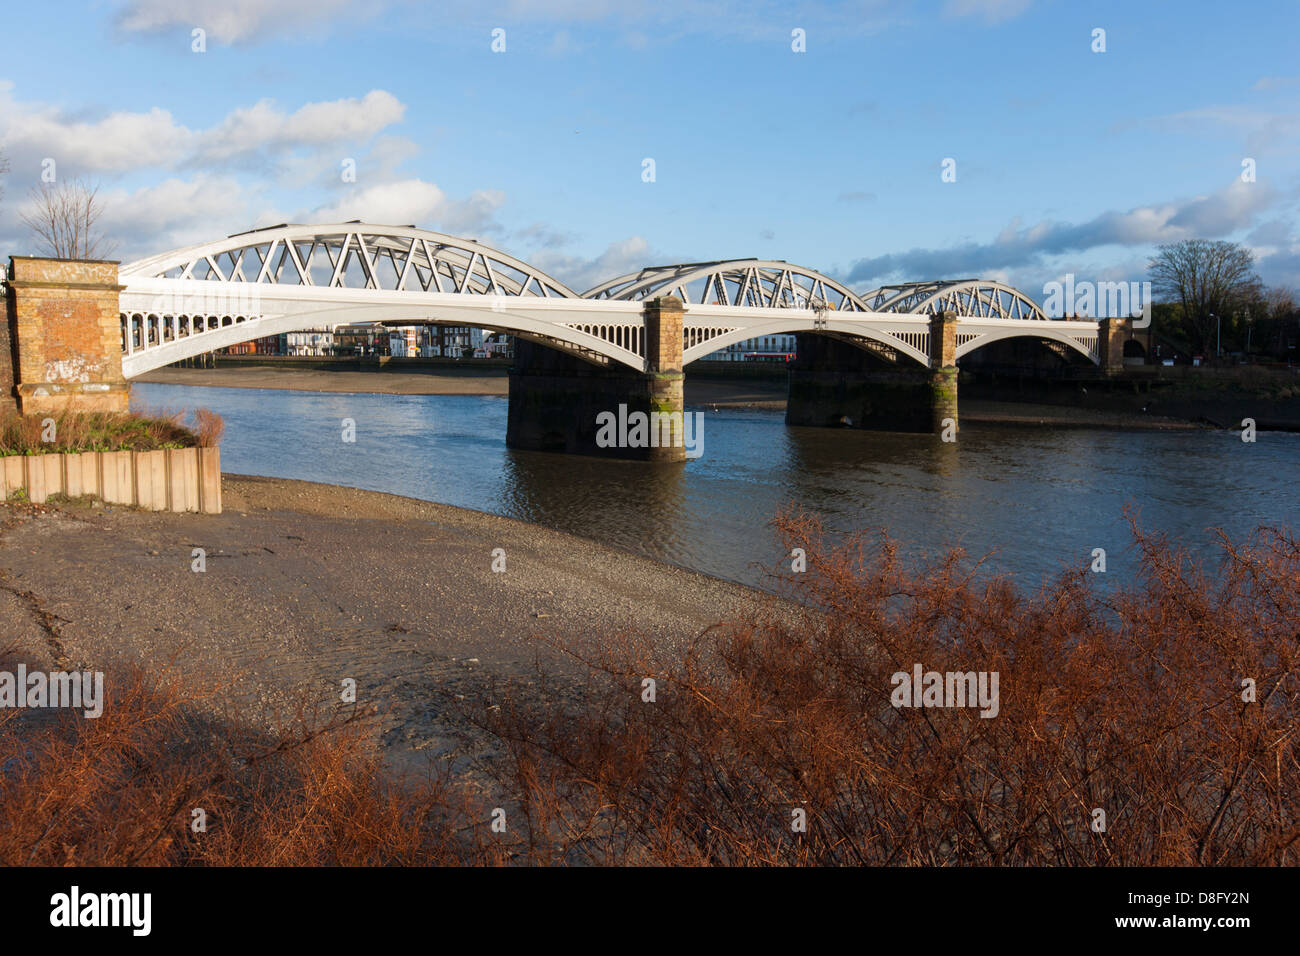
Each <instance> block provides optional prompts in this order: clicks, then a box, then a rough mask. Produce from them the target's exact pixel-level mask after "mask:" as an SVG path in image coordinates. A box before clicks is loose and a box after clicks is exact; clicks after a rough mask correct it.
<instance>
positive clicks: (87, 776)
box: [0, 665, 499, 866]
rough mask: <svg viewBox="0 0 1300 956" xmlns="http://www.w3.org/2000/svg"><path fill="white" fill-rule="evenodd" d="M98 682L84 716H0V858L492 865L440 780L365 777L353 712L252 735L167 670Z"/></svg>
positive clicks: (465, 810) (362, 740) (364, 747)
mask: <svg viewBox="0 0 1300 956" xmlns="http://www.w3.org/2000/svg"><path fill="white" fill-rule="evenodd" d="M29 666H30V665H29ZM113 686H114V687H115V690H114V691H113V693H112V694H111V695H110V701H109V702H108V704H107V705H106V706H105V707H104V711H103V714H102V715H101V716H100V717H98V718H94V719H87V718H85V717H83V716H81V715H80V713H76V712H69V711H59V712H53V713H51V712H32V711H19V710H13V709H5V710H0V768H3V772H2V773H0V820H3V821H4V823H3V825H0V865H5V866H13V865H36V866H55V865H95V866H129V865H146V866H157V865H177V864H190V865H194V864H200V865H222V866H264V865H265V866H272V865H378V864H403V865H429V864H446V863H461V862H475V863H494V862H498V861H499V858H498V856H497V855H496V853H495V851H494V850H493V849H491V847H490V846H489V845H488V844H487V843H486V841H478V842H476V841H475V839H474V830H473V829H469V828H464V821H465V820H466V819H467V818H471V817H472V818H475V819H479V820H486V819H487V812H486V811H485V810H477V809H474V810H471V809H470V806H471V804H470V802H469V801H468V799H467V798H466V797H465V796H464V794H463V793H462V792H461V791H460V790H459V789H458V788H455V787H453V786H452V785H451V783H450V782H449V780H448V779H447V778H446V777H445V776H442V777H434V778H431V779H430V780H427V781H424V782H423V783H421V784H420V785H418V786H407V785H405V784H403V783H402V782H400V781H399V782H394V781H391V780H388V779H385V778H384V777H383V776H382V775H381V774H380V773H379V772H378V765H377V762H376V759H375V757H374V752H373V749H372V748H371V746H370V743H369V739H368V735H367V733H366V726H365V721H364V719H359V718H364V716H365V715H364V714H360V715H343V716H340V717H335V718H333V719H329V720H325V721H323V722H320V723H316V722H314V721H307V722H304V723H302V724H301V725H297V726H295V727H292V728H286V729H285V730H284V731H283V732H282V733H279V734H275V735H269V736H267V735H261V734H254V733H251V732H249V731H247V730H243V729H241V728H239V727H238V726H235V725H229V724H226V723H223V722H220V721H216V720H214V719H213V718H212V717H210V716H206V715H205V714H206V713H207V711H205V710H203V709H201V708H199V707H197V706H196V704H197V703H198V699H197V698H196V695H195V694H194V693H193V692H191V691H186V690H184V689H183V688H182V685H181V683H180V682H179V681H178V680H177V679H176V678H175V677H173V676H170V675H169V674H167V673H164V674H161V675H159V674H146V673H144V672H143V671H139V670H134V671H129V672H127V673H126V675H125V676H124V678H123V679H121V681H120V682H118V681H114V682H113ZM195 808H200V809H202V810H203V811H204V813H205V815H206V826H207V830H206V832H199V833H196V832H194V831H193V829H192V827H191V823H192V820H193V819H194V817H193V816H192V812H193V810H194V809H195ZM461 829H469V832H467V833H461V832H459V831H460V830H461ZM479 829H482V828H479Z"/></svg>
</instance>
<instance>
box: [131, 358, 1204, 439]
mask: <svg viewBox="0 0 1300 956" xmlns="http://www.w3.org/2000/svg"><path fill="white" fill-rule="evenodd" d="M136 381H139V382H156V383H159V384H163V385H195V386H207V387H216V388H277V389H287V390H290V391H313V392H345V393H372V394H381V395H501V396H504V395H506V394H508V392H509V379H508V376H507V373H506V371H505V370H504V369H482V370H476V369H464V370H461V369H429V370H427V371H414V372H396V371H388V370H384V371H373V372H351V371H329V370H324V369H311V368H295V369H284V368H270V367H264V366H242V365H241V366H229V367H226V368H218V369H190V368H162V369H158V370H156V371H153V372H150V373H149V374H147V375H143V376H141V377H140V378H138V379H136ZM685 397H686V403H687V404H688V405H704V406H712V407H718V408H759V409H766V410H769V411H784V410H785V397H786V384H785V381H784V380H783V379H741V378H737V379H712V378H702V377H696V378H692V377H691V376H689V375H688V376H687V377H686V383H685ZM961 419H962V421H963V422H964V423H966V424H971V423H987V424H999V425H1035V426H1043V425H1051V426H1055V427H1060V428H1124V429H1134V428H1156V429H1167V428H1198V427H1201V426H1199V425H1196V424H1194V423H1192V422H1188V421H1184V420H1181V419H1177V418H1169V417H1161V416H1158V415H1148V414H1139V413H1134V412H1129V411H1113V410H1105V409H1097V408H1081V407H1077V406H1068V405H1049V404H1045V403H1035V402H1009V401H992V400H987V399H970V398H965V399H962V401H961Z"/></svg>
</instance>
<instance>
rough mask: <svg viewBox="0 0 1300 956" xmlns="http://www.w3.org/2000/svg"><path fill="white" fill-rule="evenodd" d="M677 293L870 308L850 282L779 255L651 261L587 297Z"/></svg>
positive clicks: (688, 299) (695, 300) (697, 298)
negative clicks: (675, 262) (666, 262)
mask: <svg viewBox="0 0 1300 956" xmlns="http://www.w3.org/2000/svg"><path fill="white" fill-rule="evenodd" d="M659 295H675V296H677V297H678V298H679V299H681V300H682V301H683V302H684V303H686V304H687V305H735V306H748V307H750V308H766V309H774V308H789V309H812V310H831V311H836V312H867V311H869V310H868V308H867V306H866V304H865V303H864V302H863V301H862V300H861V299H860V298H858V296H857V294H856V293H854V292H853V291H852V290H851V289H849V288H848V287H847V286H844V285H841V284H840V283H838V282H836V281H835V280H834V279H832V278H830V277H829V276H825V275H822V274H821V273H820V272H816V271H814V270H812V269H805V268H803V267H802V266H796V265H791V264H790V263H788V262H784V261H782V260H779V259H724V260H718V261H716V262H686V263H681V264H678V265H668V266H651V267H649V268H646V269H642V270H641V271H640V272H631V273H628V274H627V275H624V276H619V277H618V278H616V279H610V280H609V281H608V282H603V283H601V284H600V285H598V286H596V287H595V288H594V289H589V290H587V291H586V292H584V293H583V298H586V299H621V300H623V301H635V300H639V299H650V298H654V297H655V296H659Z"/></svg>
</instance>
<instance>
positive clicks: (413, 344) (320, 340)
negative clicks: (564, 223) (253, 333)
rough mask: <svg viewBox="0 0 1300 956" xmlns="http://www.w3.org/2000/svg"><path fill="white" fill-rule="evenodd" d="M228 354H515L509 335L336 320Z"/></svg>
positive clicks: (244, 344)
mask: <svg viewBox="0 0 1300 956" xmlns="http://www.w3.org/2000/svg"><path fill="white" fill-rule="evenodd" d="M223 352H224V354H227V355H297V356H335V355H340V356H352V355H361V356H365V355H388V356H392V357H394V358H491V357H505V358H509V357H511V356H512V355H513V349H512V346H511V341H510V336H507V335H502V334H499V333H491V332H487V331H485V330H484V329H471V328H458V327H450V326H438V325H424V324H421V325H381V324H365V325H336V326H334V327H332V328H320V329H304V330H302V331H301V332H285V333H281V334H280V335H268V336H264V337H263V338H259V339H252V340H251V341H248V342H241V343H240V344H239V345H233V346H231V347H230V348H227V349H224V350H223Z"/></svg>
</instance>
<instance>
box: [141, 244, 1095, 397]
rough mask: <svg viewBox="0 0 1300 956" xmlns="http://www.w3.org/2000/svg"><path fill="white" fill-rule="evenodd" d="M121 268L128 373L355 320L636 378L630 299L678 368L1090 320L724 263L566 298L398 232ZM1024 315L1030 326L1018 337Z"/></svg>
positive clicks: (1072, 331) (963, 348) (972, 293)
mask: <svg viewBox="0 0 1300 956" xmlns="http://www.w3.org/2000/svg"><path fill="white" fill-rule="evenodd" d="M120 275H121V278H122V283H123V286H124V290H123V292H122V294H121V296H120V300H121V307H122V351H123V371H124V373H125V374H126V375H127V376H128V377H132V376H135V375H139V374H141V373H143V372H146V371H149V370H150V369H152V368H158V367H159V366H162V365H166V364H168V363H170V362H174V361H178V360H180V359H184V358H187V357H189V356H193V355H199V354H201V353H203V352H207V351H212V350H213V349H218V348H222V347H224V346H228V345H233V344H237V343H239V342H244V341H248V340H250V339H254V338H259V337H262V336H265V335H274V334H278V333H281V332H287V331H296V330H299V329H304V328H313V327H318V326H321V325H325V326H333V325H338V324H355V323H367V322H394V323H399V324H400V323H403V322H439V323H443V324H448V325H468V326H473V327H476V328H486V329H496V330H500V331H505V332H509V333H511V334H513V335H518V336H520V337H521V338H526V339H531V340H533V341H537V342H541V343H543V344H546V345H549V346H551V347H553V348H559V349H564V350H566V351H568V352H570V353H571V354H574V355H578V356H580V357H582V358H584V359H586V360H588V361H591V362H593V363H596V364H608V363H610V362H615V363H620V364H622V365H625V366H628V367H630V368H634V369H643V368H644V367H645V354H646V348H645V330H644V322H643V318H642V315H641V309H640V306H639V303H640V302H641V300H644V299H648V298H652V297H654V296H660V295H675V296H677V297H679V298H680V299H681V300H682V301H683V303H684V304H685V305H686V315H685V316H684V319H683V328H682V334H683V343H682V345H683V360H684V361H685V362H687V363H689V362H692V361H695V360H696V359H699V358H702V357H703V356H704V355H706V354H708V353H709V352H711V351H713V350H714V349H717V348H721V347H725V346H727V345H730V344H732V343H735V342H739V341H744V340H746V339H749V338H757V337H761V336H764V335H773V334H783V333H789V332H807V331H817V332H822V333H823V334H827V335H835V336H839V337H841V338H844V339H845V340H847V341H854V342H858V343H859V344H863V345H864V347H867V348H870V349H872V350H873V351H876V352H879V353H881V354H885V355H886V356H887V357H888V356H892V357H893V358H894V359H896V360H897V359H901V358H903V357H907V358H908V359H910V360H913V361H916V362H919V363H921V364H923V365H928V364H929V361H930V359H929V335H930V332H929V322H928V315H929V314H932V313H934V312H938V311H941V310H951V311H953V312H955V313H956V314H957V316H958V321H959V323H960V325H959V328H958V333H957V353H958V356H959V357H960V356H961V355H963V354H966V353H968V352H970V351H972V350H974V349H976V348H980V347H982V346H983V345H986V344H989V343H991V342H994V341H997V340H999V339H1002V338H1009V337H1012V336H1016V335H1024V334H1032V335H1034V336H1036V337H1040V338H1043V339H1046V340H1050V341H1055V342H1059V343H1061V344H1062V345H1064V346H1067V347H1070V348H1073V349H1075V350H1076V351H1078V352H1081V353H1083V354H1085V355H1088V356H1089V358H1091V359H1092V360H1093V361H1094V362H1095V361H1097V360H1098V354H1097V326H1096V323H1085V322H1060V321H1049V320H1047V317H1046V316H1045V315H1044V314H1043V313H1042V311H1041V310H1040V309H1039V308H1038V306H1037V305H1036V304H1035V303H1034V302H1033V301H1032V300H1030V299H1029V298H1027V297H1026V296H1024V295H1023V294H1021V293H1020V292H1018V291H1017V290H1015V289H1013V288H1011V287H1009V286H1006V285H1002V284H1001V283H998V282H993V281H990V280H980V279H963V280H957V281H944V282H917V283H909V284H906V285H896V286H888V287H885V288H881V289H877V290H875V291H873V292H870V293H867V294H866V295H865V296H860V295H857V294H855V293H854V292H853V291H852V290H850V289H848V288H847V287H845V286H844V285H842V284H840V283H839V282H836V281H835V280H834V279H831V278H829V277H828V276H824V275H822V274H821V273H818V272H815V271H813V270H811V269H805V268H802V267H800V266H795V265H791V264H790V263H787V262H782V261H779V260H761V259H734V260H726V261H717V262H693V263H683V264H679V265H668V266H656V267H652V268H647V269H642V270H641V271H640V272H635V273H630V274H628V275H625V276H620V277H618V278H616V279H611V280H610V281H609V282H605V283H603V284H601V285H599V286H597V287H596V288H594V289H591V290H590V291H588V292H586V293H585V294H584V295H581V296H580V295H578V294H577V293H576V292H574V291H573V290H572V289H570V288H568V287H567V286H566V285H565V284H564V283H562V282H560V281H558V280H557V279H554V278H552V277H551V276H549V275H547V274H546V273H544V272H542V271H540V270H538V269H536V268H534V267H532V266H530V265H529V264H528V263H526V262H523V261H522V260H519V259H515V258H513V257H511V256H508V255H506V254H505V253H502V252H499V251H497V250H495V249H491V248H489V247H487V246H484V245H481V244H480V243H478V242H476V241H474V240H472V239H461V238H457V237H455V236H448V235H443V234H441V233H435V232H428V231H426V230H423V229H417V228H415V227H413V226H380V225H373V224H367V223H361V222H348V223H338V224H330V225H281V226H272V227H268V228H265V229H255V230H252V231H250V232H244V233H239V234H236V235H233V236H229V237H227V238H225V239H221V240H218V241H216V242H210V243H204V244H201V245H196V246H191V247H189V248H186V249H179V250H176V251H173V252H168V253H164V254H162V255H158V256H153V257H151V258H148V259H142V260H140V261H138V262H134V263H131V264H129V265H126V266H123V267H122V269H121V271H120ZM1023 320H1035V321H1034V325H1033V331H1032V333H1029V332H1028V331H1027V329H1026V328H1025V326H1024V325H1023V324H1022V322H1023ZM868 343H870V344H868Z"/></svg>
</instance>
